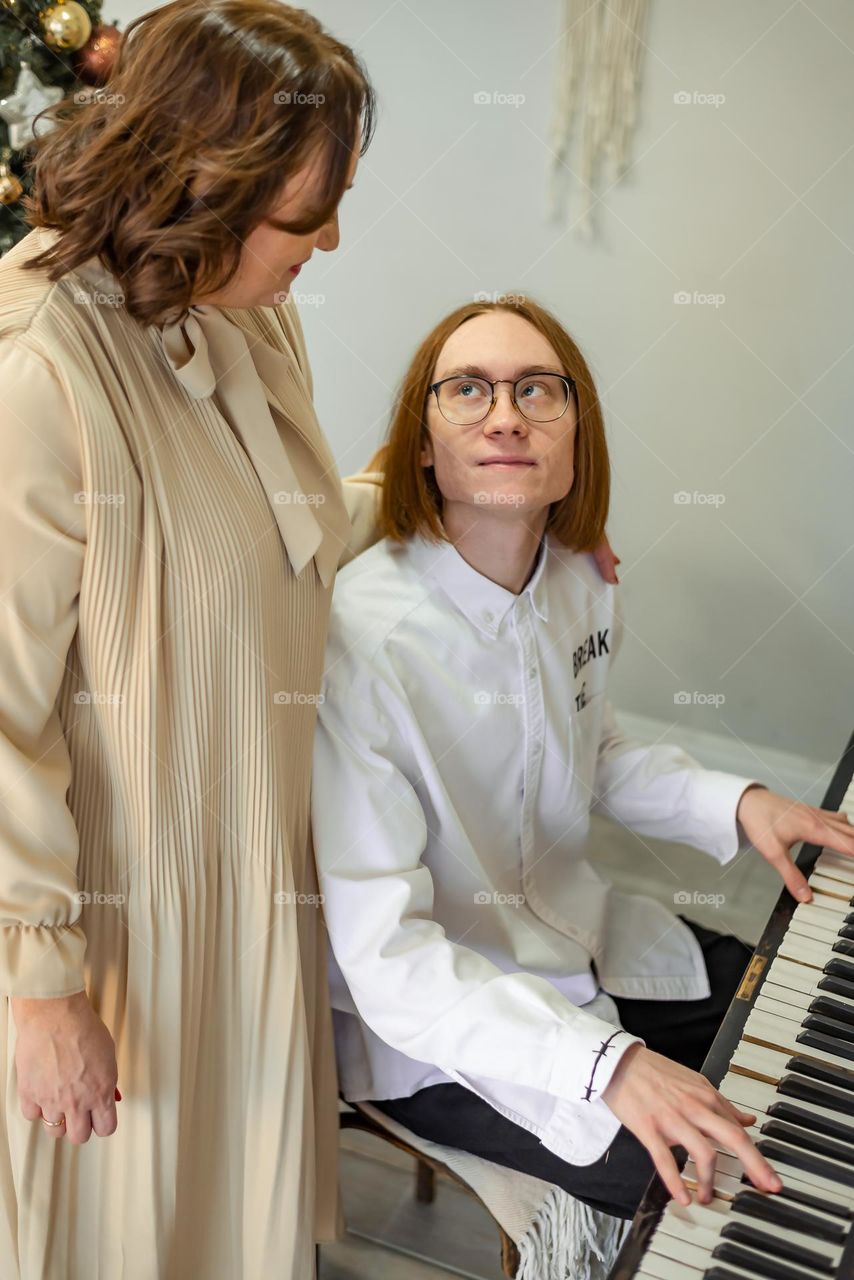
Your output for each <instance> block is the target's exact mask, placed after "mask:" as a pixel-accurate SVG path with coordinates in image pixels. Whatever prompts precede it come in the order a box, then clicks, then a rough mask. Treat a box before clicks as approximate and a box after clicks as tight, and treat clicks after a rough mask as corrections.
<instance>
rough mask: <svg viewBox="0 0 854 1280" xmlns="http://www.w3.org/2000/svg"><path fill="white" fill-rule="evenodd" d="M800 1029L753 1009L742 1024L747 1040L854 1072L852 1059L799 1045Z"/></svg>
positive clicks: (793, 1023) (789, 1022)
mask: <svg viewBox="0 0 854 1280" xmlns="http://www.w3.org/2000/svg"><path fill="white" fill-rule="evenodd" d="M800 1030H801V1028H800V1027H799V1026H798V1024H797V1023H796V1022H794V1021H792V1020H790V1019H789V1018H781V1017H778V1016H777V1015H776V1014H772V1013H766V1012H765V1010H764V1009H757V1008H754V1009H753V1010H752V1011H751V1013H749V1014H748V1017H747V1021H746V1022H745V1024H744V1035H745V1036H746V1037H747V1038H748V1039H753V1040H758V1041H760V1042H761V1043H762V1044H766V1045H770V1046H771V1047H772V1048H774V1049H777V1050H779V1051H780V1052H781V1053H789V1054H790V1055H791V1054H793V1053H799V1054H802V1055H803V1056H804V1057H806V1058H815V1059H816V1060H817V1061H818V1062H829V1063H831V1064H832V1065H833V1066H835V1067H843V1068H844V1069H845V1070H846V1071H850V1072H854V1058H846V1057H844V1056H843V1055H840V1054H836V1053H833V1052H828V1051H827V1050H826V1049H816V1048H814V1047H813V1046H812V1045H811V1044H799V1043H798V1040H797V1036H798V1032H799V1031H800Z"/></svg>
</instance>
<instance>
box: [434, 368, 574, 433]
mask: <svg viewBox="0 0 854 1280" xmlns="http://www.w3.org/2000/svg"><path fill="white" fill-rule="evenodd" d="M539 376H540V377H546V376H548V377H550V378H559V379H560V380H561V382H562V383H563V384H564V386H565V387H566V404H565V405H564V406H563V408H562V409H561V411H560V413H559V414H558V415H557V416H556V417H554V418H529V417H528V415H527V413H526V412H525V410H524V409H523V408H522V407H521V405H520V404H519V401H518V400H517V398H516V388H517V387H518V386H519V383H520V382H528V381H529V380H530V379H531V378H535V377H537V370H536V369H532V370H531V372H530V373H523V374H522V376H521V377H520V378H516V379H515V380H514V379H513V378H496V379H495V381H493V380H492V379H491V378H483V377H481V376H480V374H476V373H473V374H471V375H468V377H467V375H465V374H460V373H452V374H449V376H448V377H447V378H440V379H439V381H438V382H431V383H430V385H429V387H428V388H427V394H428V395H429V394H430V392H431V391H432V392H433V394H434V396H435V397H436V408H437V409H438V410H439V412H440V413H441V414H442V417H443V418H444V419H445V421H446V422H450V423H451V425H452V426H454V427H477V426H479V425H480V423H481V422H485V421H486V419H487V418H488V417H489V415H490V414H491V413H492V410H493V409H494V408H495V402H496V400H497V398H498V397H497V396H496V394H495V388H496V387H499V386H501V384H502V382H506V383H507V384H508V386H512V388H513V392H512V394H511V397H510V398H511V400H512V401H513V407H514V409H515V410H516V412H517V413H518V414H519V415H520V417H522V418H524V419H525V421H526V422H533V423H534V424H539V423H542V422H557V421H558V420H559V419H560V418H562V417H563V415H564V414H565V413H566V411H567V409H568V408H569V402H570V400H571V399H572V393H573V392H574V391H575V389H576V383H575V379H574V378H570V377H569V375H568V374H565V373H555V372H554V370H553V369H543V370H541V371H540V373H539ZM467 380H470V381H471V382H485V383H486V385H487V386H488V387H489V388H490V390H491V392H492V399H491V400H490V402H489V408H488V409H487V411H486V413H485V414H484V415H483V416H482V417H481V418H473V419H472V420H471V422H454V420H453V418H449V417H448V415H447V414H446V413H445V412H444V411H443V409H442V406H441V404H440V403H439V388H440V387H441V386H443V385H444V384H445V383H446V382H461V381H462V382H465V381H467Z"/></svg>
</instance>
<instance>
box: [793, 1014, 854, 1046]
mask: <svg viewBox="0 0 854 1280" xmlns="http://www.w3.org/2000/svg"><path fill="white" fill-rule="evenodd" d="M801 1026H802V1027H804V1028H806V1029H807V1030H808V1031H819V1032H821V1034H822V1035H825V1036H830V1038H831V1040H836V1041H837V1043H840V1044H846V1045H851V1044H854V1027H851V1026H849V1025H848V1023H847V1022H841V1021H840V1020H839V1018H828V1017H826V1016H825V1015H824V1014H821V1013H808V1014H807V1015H806V1017H805V1018H804V1019H803V1021H802V1022H801Z"/></svg>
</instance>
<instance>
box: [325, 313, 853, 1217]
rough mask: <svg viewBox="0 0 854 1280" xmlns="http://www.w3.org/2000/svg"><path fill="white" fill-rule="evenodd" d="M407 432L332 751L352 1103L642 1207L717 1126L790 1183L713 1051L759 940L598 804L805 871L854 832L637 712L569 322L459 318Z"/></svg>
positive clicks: (341, 1003) (340, 1007) (332, 914)
mask: <svg viewBox="0 0 854 1280" xmlns="http://www.w3.org/2000/svg"><path fill="white" fill-rule="evenodd" d="M384 453H385V456H384V459H383V466H384V470H385V480H384V492H383V503H382V517H381V526H382V532H383V533H384V534H385V537H384V538H383V540H382V541H380V542H379V543H377V544H376V545H375V546H373V547H372V548H371V549H370V550H368V551H367V552H365V553H364V554H363V555H361V556H359V557H357V559H356V560H354V561H353V562H352V563H351V564H349V565H348V566H347V567H346V568H345V569H344V570H343V571H342V572H341V573H340V574H339V577H338V581H337V584H336V588H335V595H334V601H333V616H332V626H331V632H330V643H329V648H328V651H327V671H326V680H325V700H324V702H323V704H322V705H321V707H320V712H319V728H318V736H317V746H316V754H315V766H314V768H315V772H314V797H315V799H314V804H313V824H314V839H315V847H316V853H317V860H318V870H319V875H320V882H321V890H322V892H323V894H324V897H325V912H326V919H327V924H328V928H329V934H330V939H331V944H332V948H333V951H334V957H335V962H334V963H333V966H332V985H333V1005H334V1007H335V1009H336V1012H335V1015H334V1016H335V1024H336V1046H337V1052H338V1061H339V1071H340V1077H341V1083H342V1089H343V1093H344V1096H345V1097H346V1098H348V1099H350V1100H354V1101H355V1100H359V1099H370V1100H372V1101H373V1102H374V1104H375V1105H376V1106H378V1107H381V1108H382V1109H383V1110H385V1111H386V1112H387V1113H388V1114H389V1115H391V1116H393V1117H394V1118H396V1119H397V1120H399V1121H400V1122H401V1123H403V1124H404V1125H406V1126H407V1127H408V1128H410V1129H411V1130H413V1131H414V1132H416V1133H418V1134H420V1135H422V1136H423V1137H426V1138H430V1139H432V1140H434V1141H437V1142H441V1143H446V1144H450V1145H454V1146H457V1147H459V1148H462V1149H464V1150H467V1151H471V1152H473V1153H475V1154H478V1155H482V1156H485V1157H487V1158H488V1159H490V1160H493V1161H495V1162H497V1163H499V1164H504V1165H508V1166H511V1167H513V1168H517V1169H521V1170H523V1171H525V1172H527V1173H531V1174H534V1175H536V1176H538V1177H540V1178H544V1179H547V1180H549V1181H551V1182H553V1183H556V1184H557V1185H559V1186H562V1187H564V1189H566V1190H567V1191H569V1192H570V1193H571V1194H573V1195H575V1196H577V1197H579V1198H580V1199H582V1200H585V1201H586V1202H587V1203H589V1204H591V1205H593V1206H595V1207H597V1208H602V1209H606V1210H608V1211H609V1212H611V1213H614V1214H618V1215H620V1216H624V1217H628V1216H631V1214H632V1213H633V1212H634V1210H635V1208H636V1207H637V1203H638V1200H639V1198H640V1196H641V1194H642V1191H643V1188H644V1186H645V1184H646V1182H647V1181H648V1179H649V1177H650V1175H651V1172H652V1168H653V1165H654V1166H655V1167H656V1168H657V1169H658V1170H659V1172H660V1173H661V1176H662V1178H663V1179H664V1181H665V1183H666V1185H667V1186H668V1188H669V1189H670V1191H671V1194H672V1195H674V1196H675V1197H677V1198H679V1199H680V1200H682V1201H683V1203H687V1201H688V1200H689V1199H690V1196H689V1194H688V1191H687V1189H686V1186H685V1184H684V1183H683V1182H682V1179H681V1178H680V1176H679V1171H678V1168H677V1165H676V1162H675V1160H674V1157H673V1154H672V1152H671V1150H670V1148H671V1147H672V1146H674V1145H677V1144H679V1145H681V1146H682V1147H685V1148H686V1149H687V1150H688V1152H689V1154H690V1155H691V1156H692V1157H693V1158H694V1160H695V1162H696V1164H697V1168H698V1171H699V1183H698V1193H699V1197H700V1199H701V1200H706V1201H707V1200H709V1199H710V1198H711V1187H712V1178H713V1175H714V1162H715V1151H716V1149H721V1150H726V1151H730V1152H732V1153H733V1154H735V1155H736V1156H737V1157H738V1158H739V1159H740V1161H741V1162H742V1164H743V1166H744V1169H745V1170H746V1172H747V1173H748V1175H749V1176H750V1178H751V1180H752V1181H753V1182H754V1183H755V1185H756V1186H758V1187H760V1188H762V1189H765V1190H769V1191H773V1190H779V1188H780V1185H781V1184H780V1182H779V1180H778V1179H777V1177H776V1174H775V1172H774V1170H773V1169H772V1168H771V1166H770V1165H769V1164H768V1162H767V1161H766V1160H765V1158H764V1157H763V1156H762V1155H761V1154H760V1153H759V1151H758V1150H757V1149H756V1147H755V1146H754V1145H753V1143H752V1142H751V1140H750V1137H749V1135H748V1134H747V1133H746V1132H745V1128H746V1126H749V1124H750V1123H751V1121H752V1119H754V1118H755V1117H752V1116H750V1115H749V1114H748V1113H745V1112H742V1111H739V1110H738V1109H737V1108H736V1107H735V1106H733V1105H732V1104H731V1103H730V1102H729V1101H728V1100H727V1099H725V1098H724V1097H723V1096H722V1095H721V1094H720V1093H718V1091H717V1090H716V1089H714V1088H713V1086H712V1085H711V1084H709V1082H708V1081H706V1080H705V1078H704V1077H702V1076H700V1075H699V1074H698V1069H699V1067H700V1065H701V1064H702V1061H703V1058H704V1057H705V1054H706V1051H707V1049H708V1047H709V1045H710V1043H711V1041H712V1039H713V1038H714V1034H715V1031H716V1030H717V1027H718V1024H719V1022H720V1019H721V1017H722V1015H723V1013H724V1012H725V1011H726V1008H727V1005H728V1004H729V1001H730V999H731V997H732V995H733V993H734V991H735V989H736V987H737V984H738V981H739V979H740V977H741V975H742V973H743V970H744V968H745V965H746V963H747V961H748V959H749V957H750V954H751V951H750V948H749V947H747V946H746V945H745V944H744V943H742V942H740V941H739V940H738V939H737V938H733V937H727V936H725V935H722V934H718V933H714V932H713V931H711V930H706V929H703V928H701V927H700V926H698V925H694V924H691V923H690V922H686V921H683V920H681V919H680V918H678V917H677V916H675V915H674V914H673V913H672V912H670V911H668V910H666V909H665V908H664V907H663V906H661V905H660V904H658V903H657V902H655V901H653V900H652V899H650V898H647V897H644V896H640V895H630V894H624V893H620V892H618V891H617V890H616V889H614V888H612V887H611V886H610V885H609V884H608V883H607V882H606V881H605V880H604V879H603V878H602V877H601V876H600V875H599V874H598V873H597V871H596V869H595V857H594V856H592V855H591V857H588V852H589V851H588V850H587V848H586V837H587V834H588V828H589V815H590V814H591V813H593V812H595V813H601V814H605V815H607V816H610V817H612V818H614V819H616V820H617V821H619V822H622V823H624V824H625V825H627V826H629V827H631V828H632V829H634V830H635V831H638V832H640V833H641V834H644V835H654V836H658V837H663V838H665V839H670V840H679V841H685V842H688V843H691V844H694V845H696V846H697V847H698V848H700V849H703V850H705V851H706V852H707V853H709V854H710V855H711V856H712V857H713V858H715V859H717V860H718V862H720V863H722V864H723V863H726V862H728V861H730V860H731V859H732V858H733V857H735V855H736V854H737V853H738V851H739V849H740V847H742V846H743V845H746V844H747V842H748V841H749V842H750V843H752V845H753V846H754V848H755V850H757V851H758V853H759V854H761V855H762V856H764V857H766V858H767V859H769V860H770V861H771V862H773V863H774V865H775V866H777V867H778V869H779V871H780V874H781V875H782V877H783V879H784V880H785V882H786V884H787V885H789V887H790V888H791V889H792V890H793V891H797V890H798V889H799V888H800V887H805V882H804V878H803V876H802V875H801V873H800V872H799V871H798V870H797V868H796V867H794V866H793V865H792V863H791V861H790V860H789V857H788V849H789V847H790V846H791V845H792V844H793V843H794V842H795V841H798V840H801V839H808V840H818V841H820V842H822V843H826V844H828V845H829V846H830V847H832V848H834V849H838V850H840V851H842V852H845V853H854V833H852V831H851V830H850V828H848V827H847V824H846V822H845V820H844V819H843V818H840V817H839V815H837V814H829V813H824V812H823V811H820V810H815V809H811V808H809V807H807V806H805V805H801V804H797V803H795V802H793V801H789V800H787V799H785V798H784V797H782V796H775V795H773V794H771V793H770V792H768V791H767V790H766V789H765V788H763V787H761V786H760V784H758V783H755V782H753V781H752V780H751V779H750V778H738V777H733V776H730V775H728V774H723V773H717V772H710V771H707V770H704V769H701V768H700V767H699V765H697V764H696V763H695V762H694V761H693V760H691V759H690V757H688V756H686V755H685V754H684V753H682V752H681V751H679V750H678V749H676V748H674V747H670V746H663V745H654V746H647V745H644V744H642V743H639V742H634V741H631V740H629V739H627V738H626V737H624V735H623V734H622V733H621V731H620V729H619V726H618V724H617V722H616V720H615V718H614V714H613V711H612V709H611V706H610V703H609V701H608V697H607V685H608V676H609V672H610V666H611V663H612V662H613V660H614V658H615V656H616V653H617V651H618V649H619V646H620V642H621V632H622V627H621V622H620V616H619V612H618V609H617V599H618V592H617V590H616V589H615V588H614V586H613V585H610V584H608V583H606V582H603V581H602V578H601V577H600V575H599V573H598V572H597V571H596V568H595V565H594V563H593V557H592V556H591V555H590V554H589V549H591V548H593V547H595V546H596V545H597V544H598V543H599V541H600V539H601V537H602V533H603V530H604V525H605V518H606V515H607V508H608V458H607V451H606V446H605V437H604V430H603V425H602V415H601V410H600V407H599V402H598V399H597V396H596V391H595V388H594V386H593V382H592V379H591V376H590V372H589V370H588V367H587V365H586V363H585V361H584V358H583V356H582V355H581V353H580V351H579V350H578V348H577V347H576V345H575V343H574V342H573V341H572V339H571V338H570V337H569V335H568V334H567V333H566V332H565V331H564V330H563V329H562V327H561V326H560V325H559V324H558V322H557V321H556V320H555V319H554V317H552V316H550V315H549V314H548V313H547V312H545V311H543V310H542V309H541V308H539V307H538V306H536V305H535V304H533V303H531V302H527V303H522V302H519V303H512V304H511V303H507V304H484V303H480V304H472V305H469V306H466V307H462V308H460V309H459V310H458V311H456V312H454V313H453V314H452V315H450V316H448V317H447V319H446V320H444V321H443V322H442V323H441V324H440V325H438V326H437V327H436V329H435V330H434V331H433V332H432V333H431V334H430V335H429V336H428V338H427V339H426V340H425V342H424V343H423V344H422V346H421V348H420V349H419V351H418V352H417V353H416V356H415V358H414V360H413V363H412V366H411V368H410V371H409V373H408V375H407V377H406V378H405V380H404V383H403V387H402V391H401V395H400V400H399V403H398V405H397V410H396V413H395V417H394V420H393V423H392V428H391V432H390V436H389V442H388V445H387V447H386V449H385V451H384ZM752 856H755V854H754V855H752ZM808 893H809V891H808V890H807V894H808Z"/></svg>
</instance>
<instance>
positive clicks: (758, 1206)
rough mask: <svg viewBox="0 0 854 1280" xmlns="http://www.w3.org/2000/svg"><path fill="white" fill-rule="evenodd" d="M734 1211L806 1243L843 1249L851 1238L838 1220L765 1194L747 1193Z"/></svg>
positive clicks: (739, 1198)
mask: <svg viewBox="0 0 854 1280" xmlns="http://www.w3.org/2000/svg"><path fill="white" fill-rule="evenodd" d="M679 1207H680V1208H681V1207H682V1206H681V1205H680V1206H679ZM732 1211H733V1213H736V1214H740V1215H743V1216H745V1217H749V1218H756V1220H757V1221H759V1222H767V1223H768V1224H769V1225H771V1226H775V1227H778V1228H780V1227H784V1228H788V1229H789V1230H791V1231H797V1232H798V1233H799V1234H800V1235H802V1236H803V1237H804V1238H805V1239H815V1240H825V1241H827V1242H828V1243H829V1244H833V1245H840V1246H841V1245H842V1244H843V1243H844V1241H845V1238H846V1236H847V1234H848V1232H847V1229H846V1228H845V1227H844V1226H843V1225H842V1223H841V1222H840V1221H839V1220H838V1219H834V1218H833V1217H831V1216H830V1215H829V1214H821V1213H816V1212H815V1210H813V1209H805V1208H803V1207H801V1206H800V1205H797V1204H792V1203H791V1201H790V1200H789V1199H788V1198H786V1197H784V1196H782V1195H775V1196H768V1195H764V1194H763V1193H762V1192H761V1191H743V1192H741V1194H740V1195H738V1196H736V1198H735V1199H734V1200H733V1201H732ZM669 1216H670V1215H669V1214H665V1215H664V1217H669Z"/></svg>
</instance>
